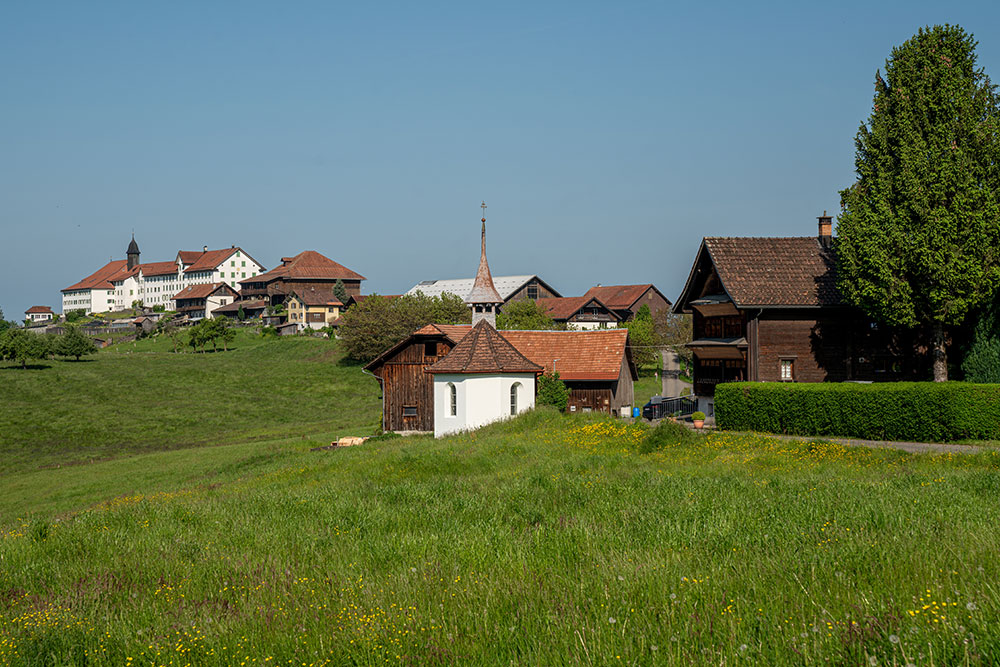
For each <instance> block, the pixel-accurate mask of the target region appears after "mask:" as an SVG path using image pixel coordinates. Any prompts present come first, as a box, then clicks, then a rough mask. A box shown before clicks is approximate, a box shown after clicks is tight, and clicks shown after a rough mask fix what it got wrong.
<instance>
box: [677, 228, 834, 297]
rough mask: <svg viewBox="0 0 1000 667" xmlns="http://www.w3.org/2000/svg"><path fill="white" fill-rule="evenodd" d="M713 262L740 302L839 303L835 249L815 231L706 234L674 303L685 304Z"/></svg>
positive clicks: (732, 294) (697, 295)
mask: <svg viewBox="0 0 1000 667" xmlns="http://www.w3.org/2000/svg"><path fill="white" fill-rule="evenodd" d="M708 263H711V267H712V268H714V270H715V272H716V274H717V275H718V277H719V281H720V282H721V283H722V288H723V289H724V290H725V293H726V295H728V296H729V298H730V299H731V300H732V302H733V304H735V305H736V306H737V307H739V308H775V307H790V308H818V307H824V306H840V305H843V303H844V302H843V300H842V299H841V297H840V293H839V291H838V290H837V286H836V281H837V274H836V265H835V260H834V255H833V251H832V250H831V249H829V248H827V247H825V246H824V245H823V244H822V243H820V241H819V239H818V238H817V237H815V236H800V237H707V238H705V239H703V240H702V244H701V247H700V248H699V249H698V255H697V256H696V258H695V263H694V266H693V267H692V269H691V274H690V276H689V277H688V280H687V283H686V284H685V286H684V291H683V292H682V293H681V296H680V298H679V299H678V301H677V305H676V306H675V311H679V310H681V309H689V307H690V302H691V301H693V300H696V299H698V298H700V297H702V296H706V295H703V294H698V293H696V292H697V291H698V290H699V289H700V288H701V286H702V285H703V284H704V278H705V276H704V272H705V270H706V268H707V264H708Z"/></svg>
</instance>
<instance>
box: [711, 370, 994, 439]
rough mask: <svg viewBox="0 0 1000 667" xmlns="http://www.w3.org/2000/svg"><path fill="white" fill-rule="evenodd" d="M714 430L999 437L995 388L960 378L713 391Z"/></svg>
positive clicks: (746, 385) (736, 385)
mask: <svg viewBox="0 0 1000 667" xmlns="http://www.w3.org/2000/svg"><path fill="white" fill-rule="evenodd" d="M715 421H716V424H717V425H718V427H719V428H721V429H728V430H740V431H763V432H768V433H790V434H795V435H819V436H822V435H834V436H844V437H853V438H867V439H871V440H909V441H918V442H947V441H952V440H963V439H976V440H981V439H997V438H1000V387H997V386H995V385H985V384H970V383H963V382H933V383H932V382H892V383H884V384H870V385H864V384H852V383H843V384H840V383H831V384H784V383H773V382H770V383H769V382H765V383H750V382H733V383H727V384H720V385H718V386H717V387H716V389H715Z"/></svg>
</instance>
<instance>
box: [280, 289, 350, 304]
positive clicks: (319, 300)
mask: <svg viewBox="0 0 1000 667" xmlns="http://www.w3.org/2000/svg"><path fill="white" fill-rule="evenodd" d="M288 296H289V297H292V296H295V297H296V298H298V300H299V301H301V302H302V303H304V304H305V305H307V306H343V305H344V304H343V303H341V302H340V299H338V298H337V297H335V296H334V295H333V291H332V290H331V291H326V290H320V291H317V290H314V289H303V290H298V289H296V290H292V291H291V292H289V294H288Z"/></svg>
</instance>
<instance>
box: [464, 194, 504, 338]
mask: <svg viewBox="0 0 1000 667" xmlns="http://www.w3.org/2000/svg"><path fill="white" fill-rule="evenodd" d="M482 209H483V218H482V223H483V229H482V243H481V249H480V253H479V270H478V271H477V272H476V281H475V282H474V283H473V285H472V291H471V292H469V295H468V296H467V297H465V303H467V304H469V307H470V308H472V324H473V325H475V324H476V323H478V322H479V321H480V320H486V321H487V322H489V324H490V325H491V326H493V327H496V325H497V321H496V311H497V307H498V306H500V305H501V304H503V299H501V298H500V294H499V293H498V292H497V288H496V287H495V286H494V285H493V276H492V275H490V265H489V262H487V261H486V202H485V201H484V202H483V203H482Z"/></svg>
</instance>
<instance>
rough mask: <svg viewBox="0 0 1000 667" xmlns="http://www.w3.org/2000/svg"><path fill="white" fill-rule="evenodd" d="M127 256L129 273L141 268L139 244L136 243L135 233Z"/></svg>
mask: <svg viewBox="0 0 1000 667" xmlns="http://www.w3.org/2000/svg"><path fill="white" fill-rule="evenodd" d="M125 256H126V257H127V258H128V270H129V271H131V270H132V269H134V268H135V267H137V266H139V244H138V243H136V242H135V234H134V233H133V234H132V242H131V243H129V244H128V250H126V251H125Z"/></svg>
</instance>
